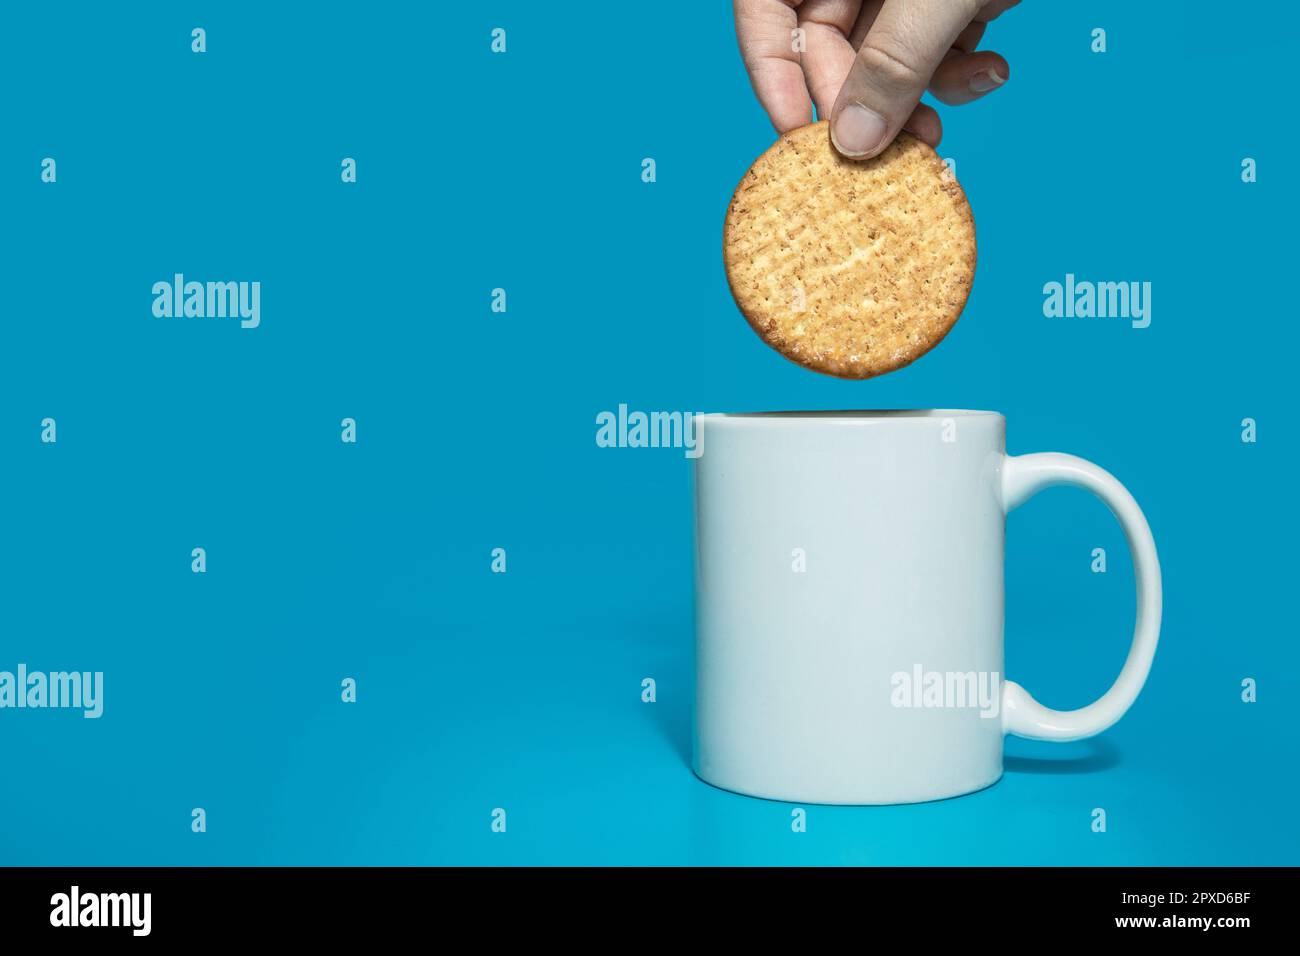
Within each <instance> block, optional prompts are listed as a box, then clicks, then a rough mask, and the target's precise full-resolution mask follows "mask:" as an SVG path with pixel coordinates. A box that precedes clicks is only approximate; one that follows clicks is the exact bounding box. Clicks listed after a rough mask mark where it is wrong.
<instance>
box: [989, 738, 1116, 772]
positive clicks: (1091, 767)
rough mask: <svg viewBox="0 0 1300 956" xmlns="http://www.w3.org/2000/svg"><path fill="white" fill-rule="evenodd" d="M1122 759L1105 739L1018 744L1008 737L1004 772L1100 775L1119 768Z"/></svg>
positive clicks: (1114, 747) (1003, 759)
mask: <svg viewBox="0 0 1300 956" xmlns="http://www.w3.org/2000/svg"><path fill="white" fill-rule="evenodd" d="M1035 745H1036V746H1035ZM1013 751H1028V752H1027V753H1016V752H1013ZM1121 760H1122V756H1121V754H1120V752H1119V749H1118V748H1117V747H1116V746H1115V745H1114V744H1113V743H1111V742H1110V741H1109V740H1107V739H1106V738H1104V737H1090V738H1089V739H1087V740H1076V741H1073V742H1072V743H1066V744H1060V743H1047V742H1043V741H1033V740H1021V741H1016V743H1015V744H1014V745H1013V744H1012V739H1011V738H1008V739H1007V753H1006V754H1005V755H1004V756H1003V758H1002V769H1003V771H1004V772H1005V773H1044V774H1084V773H1100V772H1101V771H1103V770H1109V769H1111V768H1112V767H1116V766H1118V765H1119V764H1120V762H1121Z"/></svg>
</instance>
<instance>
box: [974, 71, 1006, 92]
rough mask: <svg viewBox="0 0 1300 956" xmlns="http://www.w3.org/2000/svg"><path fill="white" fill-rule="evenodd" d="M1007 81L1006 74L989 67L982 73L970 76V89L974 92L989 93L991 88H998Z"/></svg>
mask: <svg viewBox="0 0 1300 956" xmlns="http://www.w3.org/2000/svg"><path fill="white" fill-rule="evenodd" d="M1006 81H1007V78H1006V77H1005V76H1002V75H1001V74H1000V73H998V71H997V70H995V69H992V68H989V69H987V70H984V71H983V72H982V73H976V74H975V75H974V76H972V77H971V78H970V91H971V92H972V93H987V92H988V91H989V90H996V89H997V88H998V87H999V86H1001V85H1002V84H1003V83H1005V82H1006Z"/></svg>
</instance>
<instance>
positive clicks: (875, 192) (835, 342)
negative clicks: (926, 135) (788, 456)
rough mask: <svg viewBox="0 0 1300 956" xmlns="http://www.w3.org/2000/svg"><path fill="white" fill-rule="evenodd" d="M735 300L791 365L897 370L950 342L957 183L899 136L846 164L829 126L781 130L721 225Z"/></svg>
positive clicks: (960, 260) (959, 230) (960, 271)
mask: <svg viewBox="0 0 1300 956" xmlns="http://www.w3.org/2000/svg"><path fill="white" fill-rule="evenodd" d="M722 252H723V260H724V262H725V264H726V269H727V282H728V283H729V284H730V286H731V294H732V296H733V297H734V298H735V300H736V305H737V306H739V307H740V311H741V312H742V313H743V314H744V316H745V318H746V319H747V320H748V321H749V324H750V325H751V326H753V328H754V331H756V332H757V333H758V334H759V335H760V336H761V337H762V338H763V340H764V341H765V342H767V343H768V344H769V345H770V346H772V347H773V348H774V349H776V350H777V351H778V352H780V353H781V354H783V355H784V356H786V358H789V359H791V360H792V361H795V362H798V363H799V364H800V365H803V366H805V367H807V368H810V369H813V370H814V371H817V372H824V373H826V374H828V375H836V376H839V377H841V378H870V377H871V376H874V375H882V374H884V373H885V372H892V371H893V370H894V369H898V368H902V367H903V366H904V365H907V364H909V363H910V362H912V361H914V360H915V359H917V358H919V357H920V356H922V355H924V354H925V353H926V352H928V351H929V350H930V349H932V348H934V347H935V346H936V345H937V344H939V341H940V340H941V339H942V338H943V337H944V336H945V335H947V334H948V330H949V329H951V328H952V327H953V325H954V324H955V323H956V321H957V318H958V316H960V315H961V311H962V308H963V307H964V306H965V304H966V298H967V296H968V295H969V294H970V287H971V282H972V280H973V279H974V276H975V220H974V218H973V217H972V216H971V211H970V205H969V204H968V203H967V201H966V195H965V193H963V192H962V189H961V186H960V185H958V183H957V180H956V178H955V177H954V176H953V175H952V174H951V172H950V171H949V169H948V167H947V166H946V165H945V164H944V162H943V161H942V160H941V159H940V158H939V157H938V155H937V154H936V153H935V151H934V150H933V149H931V148H930V147H929V146H927V145H926V144H925V143H923V142H921V141H920V140H918V139H916V138H915V137H913V136H911V135H910V134H908V133H900V134H899V135H898V138H897V139H895V140H894V142H893V143H891V144H890V146H889V148H888V149H886V150H885V151H884V152H883V153H881V154H880V155H879V156H877V157H875V158H874V159H870V160H867V161H865V162H860V161H856V160H849V159H845V158H843V157H842V156H841V155H840V154H839V152H838V151H836V149H835V147H834V146H832V145H831V142H830V131H829V128H828V124H827V123H826V121H824V120H823V121H821V122H818V123H813V124H811V125H808V126H803V127H800V128H799V129H795V130H791V131H790V132H788V133H786V134H785V135H784V136H782V137H781V138H780V139H779V140H777V142H776V143H775V144H774V145H773V146H772V147H771V148H770V149H769V150H768V151H767V152H765V153H764V154H763V155H762V156H760V157H759V158H758V159H757V160H755V162H754V165H753V166H751V167H750V168H749V171H748V172H747V173H745V178H744V179H742V180H741V182H740V185H739V186H738V187H737V188H736V193H735V195H734V196H732V199H731V205H730V206H729V207H728V209H727V219H726V224H725V226H724V227H723V240H722Z"/></svg>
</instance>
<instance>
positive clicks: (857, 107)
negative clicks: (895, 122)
mask: <svg viewBox="0 0 1300 956" xmlns="http://www.w3.org/2000/svg"><path fill="white" fill-rule="evenodd" d="M888 129H889V124H887V123H886V122H885V118H884V117H883V116H881V115H880V114H879V113H877V112H876V111H875V110H869V109H867V108H866V107H865V106H863V105H861V104H860V103H850V104H849V105H848V106H846V107H844V109H842V110H841V111H840V115H839V116H838V117H836V119H835V124H834V125H833V126H832V127H831V138H832V139H833V140H835V148H836V149H838V150H839V151H840V152H841V153H844V154H845V155H846V156H861V155H863V154H864V153H869V152H871V151H872V150H873V149H875V148H876V147H877V146H879V145H880V141H881V140H882V139H884V138H885V131H886V130H888Z"/></svg>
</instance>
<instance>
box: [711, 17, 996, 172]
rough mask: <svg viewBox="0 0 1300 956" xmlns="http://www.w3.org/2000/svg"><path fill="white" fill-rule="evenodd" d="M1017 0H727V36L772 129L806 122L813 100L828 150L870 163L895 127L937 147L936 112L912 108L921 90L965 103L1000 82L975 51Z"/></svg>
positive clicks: (987, 59) (991, 56) (989, 59)
mask: <svg viewBox="0 0 1300 956" xmlns="http://www.w3.org/2000/svg"><path fill="white" fill-rule="evenodd" d="M1019 2H1020V0H735V9H736V36H737V38H738V39H739V40H740V52H741V56H742V57H743V58H744V60H745V68H746V69H747V70H749V78H750V82H751V83H753V84H754V92H755V93H757V94H758V99H759V102H760V103H762V104H763V108H764V109H765V110H767V115H768V116H770V117H771V118H772V123H773V125H774V126H776V129H777V132H779V133H784V132H785V131H787V130H790V129H794V128H795V127H797V126H803V125H805V124H807V123H810V122H812V105H813V104H814V103H815V104H816V106H817V115H818V116H820V117H822V118H823V119H825V118H827V117H829V118H830V121H831V142H833V143H834V144H835V148H836V149H838V150H839V151H840V152H841V153H843V154H844V155H845V156H847V157H849V158H851V159H869V158H870V157H872V156H875V155H876V154H877V153H879V152H881V151H882V150H884V148H885V147H886V146H888V145H889V144H890V143H891V142H893V139H894V137H895V136H897V135H898V131H899V130H900V129H906V130H908V131H909V132H911V133H912V134H914V135H915V136H917V137H919V138H920V139H923V140H925V141H926V142H927V143H929V144H930V145H931V146H937V145H939V139H940V137H942V136H943V124H942V123H940V121H939V114H938V113H936V112H935V111H934V110H933V109H931V108H930V107H929V106H926V105H924V104H922V103H921V102H920V100H921V94H922V93H924V92H925V91H926V89H927V88H929V90H930V92H931V93H933V94H934V95H935V97H936V98H937V99H939V100H940V101H942V102H944V103H950V104H957V103H969V102H970V101H971V100H975V99H979V98H980V97H981V96H983V95H984V94H985V93H988V92H991V91H992V90H996V89H997V88H998V87H999V86H1001V85H1002V84H1003V83H1005V82H1006V81H1007V79H1008V78H1009V77H1010V76H1011V70H1010V68H1009V67H1008V66H1007V61H1006V60H1004V59H1003V58H1002V57H1001V56H999V55H998V54H996V53H990V52H988V51H982V52H979V53H976V52H975V47H976V45H977V44H978V43H979V41H980V37H982V36H983V35H984V28H985V26H987V24H988V22H989V21H990V20H993V19H995V18H997V17H998V16H1000V15H1001V14H1002V13H1004V12H1006V11H1007V10H1009V9H1010V8H1011V7H1014V6H1015V5H1016V4H1017V3H1019ZM796 29H802V31H803V34H802V40H803V43H802V52H799V46H800V45H799V44H797V43H796V42H795V41H796V38H797V36H798V35H797V34H796V33H795V30H796ZM855 51H856V52H855ZM810 97H811V102H810Z"/></svg>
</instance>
